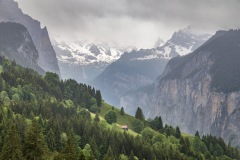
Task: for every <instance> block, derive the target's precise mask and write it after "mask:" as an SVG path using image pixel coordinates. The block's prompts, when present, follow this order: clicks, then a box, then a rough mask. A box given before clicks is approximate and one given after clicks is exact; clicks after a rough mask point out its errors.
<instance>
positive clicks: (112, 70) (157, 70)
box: [92, 28, 209, 106]
mask: <svg viewBox="0 0 240 160" xmlns="http://www.w3.org/2000/svg"><path fill="white" fill-rule="evenodd" d="M208 38H209V35H208V34H196V33H195V32H193V31H192V29H191V28H186V29H182V30H179V31H178V32H175V33H174V34H173V36H172V38H171V39H170V40H168V41H167V42H166V44H164V45H162V46H161V47H157V48H153V49H141V50H139V51H132V52H130V53H125V54H123V55H122V56H121V58H120V59H119V60H117V61H116V62H114V63H112V64H111V65H110V66H108V67H107V68H106V69H105V71H104V72H103V73H102V74H100V75H99V76H98V77H97V78H96V79H95V80H94V81H93V83H92V84H93V86H95V87H96V88H99V89H100V90H101V91H102V94H103V97H104V99H106V101H107V102H108V103H110V104H113V105H116V106H119V103H120V101H119V100H120V98H121V97H122V96H124V95H125V94H126V93H127V92H129V91H131V90H135V89H137V88H139V87H143V86H145V85H149V84H151V83H152V82H153V81H154V80H155V79H156V78H157V77H158V76H159V75H160V74H161V73H162V72H163V70H164V68H165V66H166V64H167V62H168V61H169V60H170V59H171V58H172V57H175V56H179V55H186V54H188V53H190V52H191V51H193V50H194V49H196V48H198V47H199V46H200V45H201V44H203V43H204V42H205V41H206V40H207V39H208Z"/></svg>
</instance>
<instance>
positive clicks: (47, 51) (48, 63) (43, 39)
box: [0, 0, 60, 75]
mask: <svg viewBox="0 0 240 160" xmlns="http://www.w3.org/2000/svg"><path fill="white" fill-rule="evenodd" d="M7 21H10V22H17V23H20V24H22V25H24V26H25V27H26V28H27V30H28V32H29V33H30V35H31V37H32V40H33V42H34V44H35V46H36V48H37V50H38V53H39V59H38V64H39V66H40V67H41V68H43V69H44V70H45V71H51V72H55V73H58V74H59V75H60V71H59V67H58V62H57V58H56V54H55V51H54V50H53V47H52V45H51V42H50V39H49V35H48V31H47V28H46V27H44V28H41V26H40V22H39V21H36V20H34V19H33V18H31V17H30V16H28V15H26V14H24V13H23V12H22V10H21V9H19V7H18V3H17V2H14V0H0V22H7Z"/></svg>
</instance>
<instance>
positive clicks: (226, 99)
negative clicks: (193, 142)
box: [121, 30, 240, 146]
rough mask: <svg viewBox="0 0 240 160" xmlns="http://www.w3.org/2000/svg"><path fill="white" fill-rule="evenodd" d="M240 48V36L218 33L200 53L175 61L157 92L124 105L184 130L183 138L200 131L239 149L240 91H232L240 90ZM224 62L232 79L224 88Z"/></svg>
mask: <svg viewBox="0 0 240 160" xmlns="http://www.w3.org/2000/svg"><path fill="white" fill-rule="evenodd" d="M239 44H240V30H237V31H227V32H223V31H222V32H217V34H216V35H215V36H213V37H212V38H211V39H210V40H209V41H207V42H206V43H205V44H204V45H202V46H201V47H200V48H199V49H197V50H196V51H195V52H193V53H191V54H189V55H187V56H184V57H180V58H174V59H172V60H170V62H169V63H168V64H167V66H166V69H165V71H164V72H163V75H162V76H160V77H158V79H157V80H156V81H155V82H154V84H152V85H151V87H149V88H148V89H146V88H145V90H144V89H141V90H138V91H137V92H136V93H134V94H128V95H126V96H125V97H123V98H122V99H121V104H122V105H123V106H124V107H125V111H129V112H131V113H132V114H133V113H134V112H133V111H134V110H136V108H137V107H138V106H140V107H142V109H143V111H144V113H145V115H146V116H147V117H152V118H153V117H155V116H159V115H160V116H161V117H162V119H163V121H164V122H165V123H167V124H170V125H173V126H179V127H180V128H181V130H182V131H183V132H186V133H190V134H194V133H195V132H196V131H197V130H198V131H199V132H200V134H213V135H215V136H221V137H223V138H224V140H225V141H226V142H231V144H233V145H235V146H239V145H240V141H239V139H240V123H239V122H240V121H239V120H240V119H239V117H240V107H239V106H240V91H239V89H238V90H229V88H228V85H230V86H231V84H234V86H236V88H237V87H238V86H239V83H238V82H236V80H235V76H236V75H240V74H239V73H240V68H239V66H238V64H239V63H238V62H237V61H236V62H235V61H234V60H235V59H238V60H239V59H240V52H239V50H240V46H239ZM220 55H221V56H222V57H223V59H222V58H219V56H220ZM224 55H225V57H224ZM227 57H228V58H227ZM220 60H221V64H222V65H224V69H222V71H221V74H222V75H221V76H222V77H224V76H225V75H224V74H227V77H225V78H224V79H223V81H221V83H219V82H218V81H216V80H214V79H215V78H216V76H217V77H218V75H217V74H218V73H217V72H215V70H214V67H215V66H218V64H219V61H220ZM227 61H229V63H228V62H227ZM238 78H239V77H238ZM219 88H221V89H222V90H221V91H219ZM236 88H234V89H236Z"/></svg>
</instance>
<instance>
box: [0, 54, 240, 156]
mask: <svg viewBox="0 0 240 160" xmlns="http://www.w3.org/2000/svg"><path fill="white" fill-rule="evenodd" d="M0 65H1V67H0V69H1V74H0V151H1V154H0V159H1V160H7V159H11V160H21V159H22V160H24V159H27V160H47V159H52V160H94V159H97V160H98V159H103V160H114V159H115V160H137V159H139V160H143V159H145V160H155V159H157V160H173V159H174V160H178V159H179V160H187V159H190V160H191V159H192V160H195V159H197V160H204V159H211V160H231V159H240V155H239V150H238V149H236V148H234V147H231V145H230V144H225V143H224V141H223V140H222V139H221V138H216V137H214V136H211V135H206V136H202V137H201V136H200V135H199V133H198V132H197V133H196V135H195V136H190V135H187V134H184V133H181V131H180V128H178V127H176V128H173V127H172V126H168V125H166V124H165V125H164V124H163V122H162V119H161V117H156V118H154V119H153V120H145V118H144V115H143V113H142V111H141V109H140V108H138V110H137V111H136V118H132V119H133V120H132V122H131V124H132V127H131V128H130V129H132V130H134V134H133V133H131V132H129V131H123V130H122V129H121V128H120V127H119V125H116V124H115V122H117V118H118V117H117V114H116V110H115V109H114V107H113V108H112V110H111V111H109V112H108V113H106V114H105V117H99V115H100V114H102V113H101V112H102V111H101V107H102V106H103V103H104V101H103V100H102V97H101V92H100V91H98V90H95V89H94V88H92V87H91V86H87V85H85V84H79V83H77V82H76V81H75V80H72V79H69V80H65V81H63V80H61V79H60V78H59V76H58V75H57V74H54V73H49V72H47V73H46V74H45V76H41V75H39V74H38V73H36V72H34V71H33V70H31V69H26V68H22V67H20V66H18V65H16V63H15V62H11V61H9V60H7V59H5V58H4V57H0ZM121 116H123V117H124V116H129V115H127V114H126V113H124V109H123V108H122V109H121ZM104 118H106V121H105V120H104Z"/></svg>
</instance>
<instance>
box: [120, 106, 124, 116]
mask: <svg viewBox="0 0 240 160" xmlns="http://www.w3.org/2000/svg"><path fill="white" fill-rule="evenodd" d="M120 114H121V115H124V114H125V112H124V108H123V107H121V111H120Z"/></svg>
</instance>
